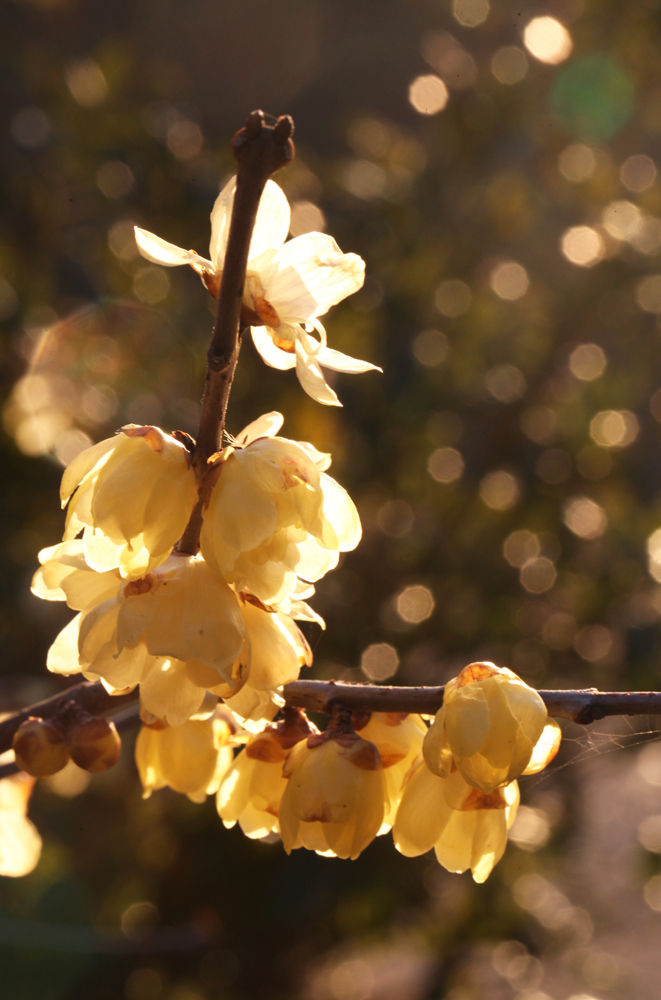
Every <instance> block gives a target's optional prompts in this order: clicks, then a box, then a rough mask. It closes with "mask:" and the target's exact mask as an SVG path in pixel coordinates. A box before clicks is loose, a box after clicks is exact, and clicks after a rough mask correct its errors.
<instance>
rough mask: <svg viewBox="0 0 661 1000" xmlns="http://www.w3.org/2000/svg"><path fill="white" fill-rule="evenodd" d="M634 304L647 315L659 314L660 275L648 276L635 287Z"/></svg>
mask: <svg viewBox="0 0 661 1000" xmlns="http://www.w3.org/2000/svg"><path fill="white" fill-rule="evenodd" d="M636 302H637V303H638V305H639V306H640V308H641V309H644V310H645V312H649V313H661V274H648V276H647V277H646V278H642V279H641V280H640V281H639V282H638V284H637V285H636Z"/></svg>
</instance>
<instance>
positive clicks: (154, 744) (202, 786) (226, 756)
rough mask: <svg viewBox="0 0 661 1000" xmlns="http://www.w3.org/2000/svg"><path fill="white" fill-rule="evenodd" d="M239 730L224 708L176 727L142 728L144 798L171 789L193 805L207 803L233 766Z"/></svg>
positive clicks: (138, 747)
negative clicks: (206, 800) (233, 742)
mask: <svg viewBox="0 0 661 1000" xmlns="http://www.w3.org/2000/svg"><path fill="white" fill-rule="evenodd" d="M236 728H237V727H236V724H235V723H234V720H233V719H232V716H231V713H230V712H228V711H227V709H222V708H219V709H217V710H216V711H215V712H214V713H212V714H210V715H209V714H207V717H205V718H193V719H189V720H188V721H187V722H184V724H183V725H182V726H178V727H177V728H173V727H172V726H168V725H167V724H166V723H163V722H159V721H157V722H155V723H153V724H151V725H143V726H142V728H141V730H140V733H139V735H138V739H137V741H136V744H135V760H136V764H137V767H138V773H139V775H140V780H141V782H142V787H143V798H149V796H150V795H151V793H152V792H155V791H158V789H159V788H165V787H166V786H169V787H170V788H172V789H174V791H175V792H180V793H181V794H182V795H187V796H188V798H189V799H190V800H191V801H192V802H204V800H205V798H206V797H207V795H213V794H214V792H216V791H217V790H218V787H219V785H220V783H221V781H222V779H223V776H224V775H225V773H226V772H227V769H228V768H229V767H230V765H231V763H232V759H233V756H234V755H233V750H232V745H231V739H232V736H233V735H234V733H235V732H236Z"/></svg>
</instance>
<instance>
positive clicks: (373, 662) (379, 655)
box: [360, 642, 399, 681]
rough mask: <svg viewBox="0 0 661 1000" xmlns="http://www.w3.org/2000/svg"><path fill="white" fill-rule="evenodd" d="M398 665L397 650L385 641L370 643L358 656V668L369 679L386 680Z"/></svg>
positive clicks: (395, 670) (395, 671) (394, 672)
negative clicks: (359, 656)
mask: <svg viewBox="0 0 661 1000" xmlns="http://www.w3.org/2000/svg"><path fill="white" fill-rule="evenodd" d="M398 666H399V656H398V654H397V650H396V649H395V647H394V646H391V645H390V644H389V643H387V642H375V643H372V645H371V646H368V647H367V649H366V650H364V652H363V654H362V656H361V658H360V669H361V670H362V672H363V673H364V674H365V676H366V677H368V678H369V679H370V680H371V681H387V680H388V678H389V677H392V676H394V674H396V673H397V668H398Z"/></svg>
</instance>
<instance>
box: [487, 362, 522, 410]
mask: <svg viewBox="0 0 661 1000" xmlns="http://www.w3.org/2000/svg"><path fill="white" fill-rule="evenodd" d="M484 384H485V385H486V387H487V390H488V392H489V393H490V394H491V395H492V396H493V398H494V399H497V400H498V402H499V403H514V402H516V400H517V399H521V397H522V396H524V395H525V392H526V388H527V383H526V379H525V376H524V374H523V372H522V371H520V370H519V369H518V368H516V367H515V366H514V365H509V364H505V365H496V366H495V367H494V368H490V369H489V371H488V372H487V374H486V375H485V376H484Z"/></svg>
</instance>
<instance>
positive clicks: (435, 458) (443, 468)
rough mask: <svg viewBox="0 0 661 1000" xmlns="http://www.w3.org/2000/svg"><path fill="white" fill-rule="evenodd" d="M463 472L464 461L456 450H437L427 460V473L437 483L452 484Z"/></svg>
mask: <svg viewBox="0 0 661 1000" xmlns="http://www.w3.org/2000/svg"><path fill="white" fill-rule="evenodd" d="M463 471H464V459H463V456H462V454H461V452H460V451H458V450H457V449H456V448H437V449H436V451H433V452H432V453H431V455H430V456H429V458H428V459H427V472H428V473H429V475H430V476H431V477H432V479H435V480H436V482H437V483H453V482H454V481H455V480H456V479H459V478H460V477H461V475H462V474H463Z"/></svg>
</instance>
